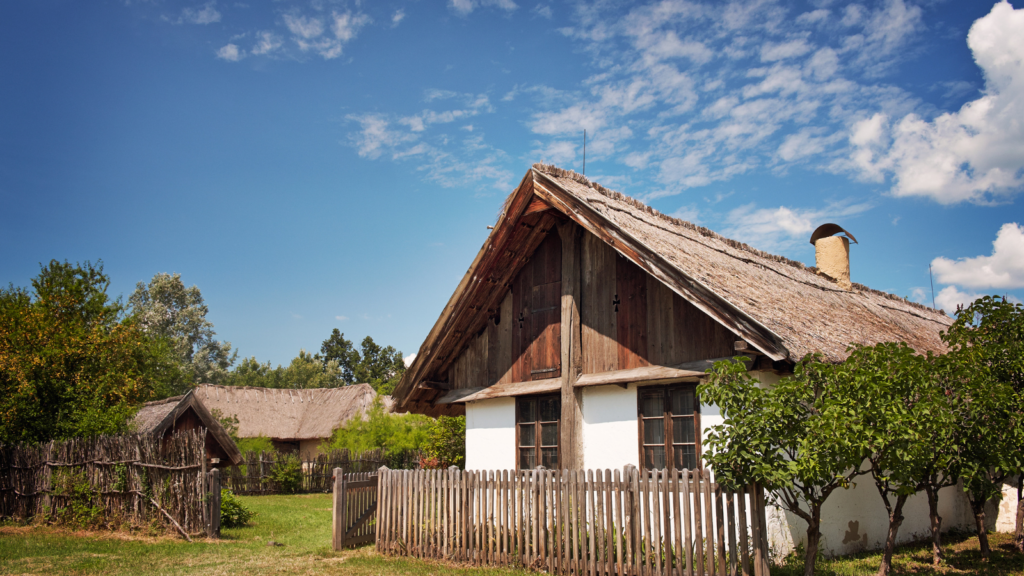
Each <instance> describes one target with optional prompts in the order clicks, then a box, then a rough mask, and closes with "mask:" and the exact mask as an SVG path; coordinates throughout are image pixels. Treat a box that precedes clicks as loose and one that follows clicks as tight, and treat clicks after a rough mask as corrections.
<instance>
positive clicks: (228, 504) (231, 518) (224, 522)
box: [220, 488, 256, 528]
mask: <svg viewBox="0 0 1024 576" xmlns="http://www.w3.org/2000/svg"><path fill="white" fill-rule="evenodd" d="M255 515H256V513H255V512H253V511H252V510H249V509H248V508H246V507H245V506H243V505H242V503H241V502H240V501H239V500H238V498H236V497H235V494H234V492H232V491H231V490H228V489H227V488H221V489H220V525H221V526H223V527H224V528H239V527H241V526H245V525H246V524H248V523H249V521H250V520H252V518H253V516H255Z"/></svg>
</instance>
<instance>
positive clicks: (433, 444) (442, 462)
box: [421, 416, 466, 469]
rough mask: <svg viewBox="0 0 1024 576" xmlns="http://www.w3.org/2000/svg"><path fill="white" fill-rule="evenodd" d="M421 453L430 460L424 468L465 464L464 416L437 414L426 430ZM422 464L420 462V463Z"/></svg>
mask: <svg viewBox="0 0 1024 576" xmlns="http://www.w3.org/2000/svg"><path fill="white" fill-rule="evenodd" d="M423 455H424V457H425V458H426V459H427V460H428V461H429V462H430V464H431V465H430V466H423V467H424V468H442V469H443V468H448V467H449V466H458V467H459V468H464V467H465V466H466V417H465V416H439V417H438V418H437V420H435V421H434V423H433V424H432V425H431V426H430V428H429V430H428V431H427V441H426V444H425V445H424V446H423ZM421 464H422V463H421Z"/></svg>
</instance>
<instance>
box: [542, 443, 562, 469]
mask: <svg viewBox="0 0 1024 576" xmlns="http://www.w3.org/2000/svg"><path fill="white" fill-rule="evenodd" d="M540 455H541V465H543V466H544V467H545V468H547V469H549V470H555V469H557V468H558V448H541V449H540Z"/></svg>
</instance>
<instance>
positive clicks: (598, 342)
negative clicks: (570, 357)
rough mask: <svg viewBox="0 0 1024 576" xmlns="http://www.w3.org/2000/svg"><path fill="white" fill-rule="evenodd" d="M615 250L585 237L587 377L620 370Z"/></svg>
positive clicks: (588, 235) (590, 236) (583, 294)
mask: <svg viewBox="0 0 1024 576" xmlns="http://www.w3.org/2000/svg"><path fill="white" fill-rule="evenodd" d="M616 258H617V255H616V253H615V250H614V249H612V248H611V247H610V246H608V245H607V244H605V243H604V242H603V241H602V240H601V239H600V238H598V237H597V236H594V235H593V234H591V233H589V232H585V233H584V234H583V250H582V273H581V280H582V286H581V300H582V302H581V310H580V315H581V322H582V338H583V373H584V374H593V373H598V372H608V371H611V370H618V369H619V360H618V352H617V346H618V345H617V344H616V338H617V328H616V324H615V323H616V314H615V310H614V305H613V304H612V301H613V300H614V298H615V294H616V292H615V260H616Z"/></svg>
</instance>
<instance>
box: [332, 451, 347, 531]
mask: <svg viewBox="0 0 1024 576" xmlns="http://www.w3.org/2000/svg"><path fill="white" fill-rule="evenodd" d="M346 500H347V498H346V494H345V471H344V470H343V469H341V468H335V469H334V506H333V507H332V508H331V527H332V531H331V546H332V547H333V548H334V550H335V551H338V550H344V548H345V504H346Z"/></svg>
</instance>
